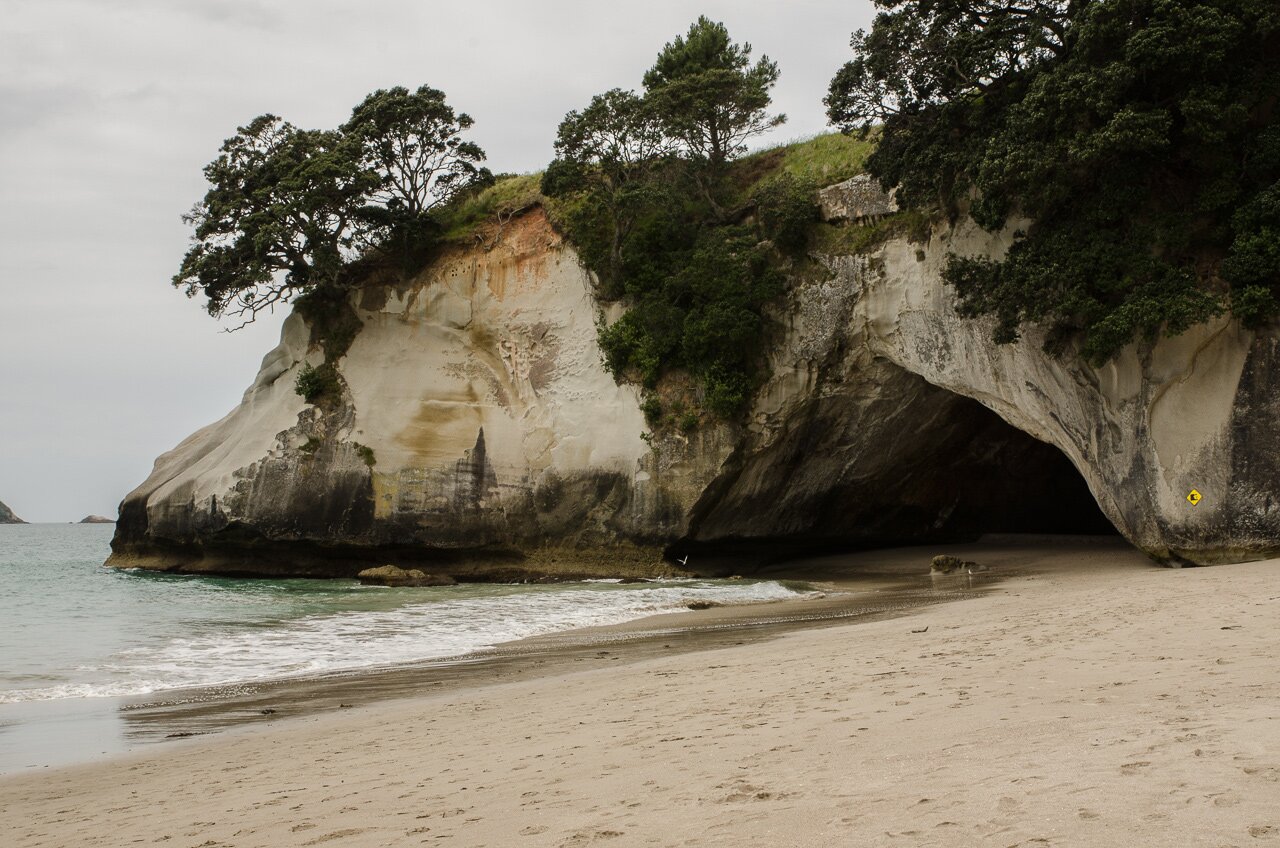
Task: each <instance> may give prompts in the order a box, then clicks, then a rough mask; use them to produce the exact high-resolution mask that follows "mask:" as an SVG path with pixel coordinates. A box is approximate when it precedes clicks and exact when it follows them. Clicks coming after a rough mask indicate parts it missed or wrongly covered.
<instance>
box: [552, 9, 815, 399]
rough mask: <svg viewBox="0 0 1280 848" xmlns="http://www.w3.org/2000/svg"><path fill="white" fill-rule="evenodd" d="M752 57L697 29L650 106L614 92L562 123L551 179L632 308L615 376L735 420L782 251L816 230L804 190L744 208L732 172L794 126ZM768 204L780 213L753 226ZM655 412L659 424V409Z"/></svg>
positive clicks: (619, 328)
mask: <svg viewBox="0 0 1280 848" xmlns="http://www.w3.org/2000/svg"><path fill="white" fill-rule="evenodd" d="M750 56H751V46H750V45H748V44H743V45H738V44H735V43H733V41H732V40H731V39H730V38H729V34H728V32H727V30H726V29H725V27H724V25H723V24H719V23H713V22H712V21H709V20H707V19H706V18H705V17H703V18H699V19H698V20H697V21H696V22H695V23H694V24H693V25H692V26H691V27H690V28H689V31H688V34H687V35H686V36H678V37H677V38H676V39H675V40H673V41H672V42H670V43H668V44H667V45H666V46H665V47H664V48H663V49H662V51H661V52H660V53H659V54H658V57H657V60H656V62H655V63H654V66H653V68H652V69H651V70H650V71H649V72H648V73H647V74H645V77H644V91H643V93H640V94H638V93H636V92H634V91H625V90H621V89H614V90H612V91H607V92H604V93H603V94H600V95H597V96H596V97H594V98H592V100H591V102H590V103H589V104H588V105H587V106H586V107H585V108H583V109H581V110H574V111H572V112H569V113H568V114H567V115H565V118H564V120H563V121H562V122H561V124H560V128H559V131H558V133H557V135H556V143H555V150H556V159H555V161H553V162H552V163H551V165H550V166H548V168H547V171H546V173H545V175H544V177H543V180H542V190H543V192H544V193H545V194H546V195H548V196H550V197H554V198H557V199H558V200H559V201H560V208H561V211H560V214H559V220H560V221H561V223H562V225H563V228H564V229H565V231H566V234H567V235H568V237H569V239H570V241H572V242H573V244H574V246H575V247H576V248H577V250H578V254H579V256H581V257H582V259H583V260H584V262H585V263H586V264H587V265H588V267H590V268H591V269H592V270H593V271H595V273H596V275H597V277H598V278H599V280H600V283H601V289H600V293H601V294H602V295H603V296H604V297H606V298H610V299H614V298H621V299H623V300H624V301H625V302H626V304H627V311H626V313H625V314H624V315H623V316H622V318H621V319H620V320H619V321H617V322H615V323H614V324H613V325H612V326H609V327H605V328H602V330H601V334H600V344H601V347H602V349H603V351H604V354H605V359H606V363H607V364H608V366H609V367H610V369H611V370H612V371H613V372H614V374H615V375H616V376H618V377H624V376H626V377H630V378H632V379H635V380H638V381H639V382H641V383H642V384H644V385H645V386H646V387H647V388H649V389H655V388H656V387H657V384H658V381H659V378H660V377H662V376H663V375H664V374H666V373H669V372H671V371H676V370H682V371H685V372H686V373H691V374H693V375H694V376H696V377H697V378H698V379H699V380H700V382H701V384H702V392H701V400H700V401H699V403H700V405H702V406H704V407H705V408H707V409H709V410H711V411H712V412H714V413H716V414H718V415H722V416H725V417H732V416H734V415H736V414H737V413H738V412H740V411H741V410H742V408H743V407H744V406H745V404H746V402H747V400H748V399H749V397H750V394H751V390H752V388H753V384H754V381H755V379H756V372H757V368H758V359H759V345H758V343H757V340H758V339H759V337H760V335H761V334H762V333H763V332H764V329H765V325H766V322H765V318H764V312H763V310H764V305H765V304H766V303H767V302H768V301H769V300H771V299H772V298H774V297H776V296H777V295H778V294H779V293H780V292H781V290H782V289H781V275H780V274H779V273H778V265H779V263H780V262H781V261H782V260H781V256H780V252H781V251H783V250H787V251H795V250H798V249H799V247H802V244H801V242H802V241H803V237H802V236H799V235H797V231H798V230H802V229H803V227H796V226H795V225H794V221H793V219H796V218H798V219H801V220H807V219H811V218H812V217H813V201H812V198H811V197H810V196H809V195H810V194H811V193H812V192H811V191H809V190H808V187H805V186H800V185H798V184H796V183H794V181H792V182H785V183H784V182H779V183H778V184H777V185H775V186H772V190H771V191H767V192H762V193H760V194H759V195H758V197H750V196H744V193H743V186H742V185H740V181H737V180H735V178H734V176H733V175H732V174H731V173H729V170H728V168H727V167H726V166H727V165H728V164H730V163H731V161H732V160H733V159H734V158H735V157H737V156H739V155H740V154H741V153H742V152H743V151H744V150H745V143H746V141H747V140H748V139H750V138H752V137H753V136H755V135H757V134H759V133H761V132H764V131H765V130H767V129H769V128H771V127H774V126H777V125H778V124H780V123H781V122H782V120H783V118H782V116H776V117H771V116H769V115H768V114H767V110H768V107H769V102H770V98H769V90H770V89H771V88H772V86H773V84H774V83H775V82H776V81H777V78H778V68H777V66H776V65H775V64H774V63H772V62H770V61H769V60H768V59H767V58H761V59H760V60H759V61H758V62H756V63H755V64H754V65H753V64H752V63H751V59H750ZM797 197H798V200H797ZM762 202H763V203H762ZM761 205H764V206H767V207H768V208H769V210H770V214H768V215H765V214H756V215H755V216H754V217H755V219H756V220H755V221H754V223H748V222H747V221H748V219H749V218H750V217H752V215H751V213H758V212H759V209H758V207H760V206H761ZM766 221H767V223H765V222H766ZM775 236H778V238H777V239H776V240H775V239H774V237H775ZM646 410H647V412H648V413H649V414H650V417H651V418H655V419H656V417H657V416H658V414H659V412H658V411H655V410H660V404H659V401H658V399H657V396H656V395H650V398H649V402H648V403H647V405H646ZM683 414H684V415H685V420H688V417H689V416H693V415H695V413H694V412H693V411H692V410H689V409H688V408H687V407H686V409H685V410H683Z"/></svg>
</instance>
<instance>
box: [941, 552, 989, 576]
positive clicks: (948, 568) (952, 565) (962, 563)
mask: <svg viewBox="0 0 1280 848" xmlns="http://www.w3.org/2000/svg"><path fill="white" fill-rule="evenodd" d="M986 570H987V566H985V565H978V563H976V562H974V561H973V560H968V559H960V557H953V556H951V555H949V554H939V555H938V556H936V557H934V558H933V562H932V564H930V566H929V573H930V574H951V573H952V572H955V571H967V572H970V573H972V572H975V571H986Z"/></svg>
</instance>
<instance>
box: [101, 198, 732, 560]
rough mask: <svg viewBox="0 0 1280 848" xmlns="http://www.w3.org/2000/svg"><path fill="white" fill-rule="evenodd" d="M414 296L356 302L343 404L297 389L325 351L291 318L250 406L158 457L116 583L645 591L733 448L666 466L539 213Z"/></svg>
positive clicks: (677, 455) (455, 262)
mask: <svg viewBox="0 0 1280 848" xmlns="http://www.w3.org/2000/svg"><path fill="white" fill-rule="evenodd" d="M487 239H488V240H487V241H486V243H485V244H483V245H478V246H477V247H476V248H475V249H472V250H458V251H456V252H454V253H453V254H451V255H448V256H445V257H443V258H441V259H440V260H439V261H437V262H435V263H434V264H433V265H432V266H431V267H430V268H429V269H427V270H426V271H425V272H424V273H423V274H421V275H420V276H419V277H417V278H416V279H414V280H412V281H410V282H408V283H406V284H397V285H371V286H369V287H367V288H365V289H362V290H358V291H356V292H355V293H354V294H353V295H352V298H351V303H350V305H351V308H352V309H353V310H354V313H355V315H356V317H357V318H358V319H359V321H360V330H359V332H358V333H357V334H356V336H355V338H354V341H352V343H351V345H350V347H349V349H348V350H347V351H346V354H345V355H344V356H342V357H341V359H340V360H338V362H337V370H338V373H339V374H340V376H341V378H342V382H343V384H344V386H343V390H342V397H341V399H340V400H339V401H338V402H336V403H333V404H329V405H328V406H326V405H324V404H321V405H313V404H309V403H308V402H307V401H305V400H304V399H303V398H302V397H300V396H299V395H298V393H297V392H296V391H295V386H294V383H295V380H296V378H297V374H298V372H299V370H300V369H301V368H302V367H303V366H304V364H308V363H309V364H311V365H313V366H314V365H318V364H320V363H321V362H322V361H323V359H324V351H323V348H322V346H321V345H320V344H318V342H317V340H316V339H314V338H313V331H312V328H311V327H309V326H308V325H307V323H306V322H305V321H304V320H303V319H302V317H301V316H300V315H298V314H296V313H295V314H294V315H292V316H290V317H289V319H288V320H287V321H286V322H285V325H284V329H283V333H282V338H281V343H280V346H279V347H277V348H276V349H275V350H274V351H272V352H271V353H270V354H268V355H267V357H266V358H265V359H264V360H263V364H262V369H261V371H260V372H259V374H258V377H257V379H256V380H255V381H254V384H253V385H252V386H251V387H250V388H249V390H248V391H247V392H246V393H245V395H244V399H243V400H242V402H241V404H240V406H238V407H237V408H236V409H235V410H233V411H232V412H231V413H230V414H229V415H228V416H227V417H226V418H224V419H222V420H221V421H219V422H217V423H215V424H212V425H210V426H209V427H206V428H205V429H203V430H201V431H199V432H197V433H195V434H194V435H192V436H191V437H189V438H188V439H187V440H186V441H184V442H183V443H182V444H180V445H179V446H178V447H177V448H175V449H174V450H172V451H170V452H169V453H167V454H165V455H163V456H161V457H160V458H159V459H158V460H157V462H156V466H155V469H154V471H153V472H152V474H151V476H150V477H149V478H148V479H147V480H146V481H145V482H144V483H143V484H142V485H141V486H140V487H139V488H138V489H136V490H135V491H134V492H132V493H131V494H130V495H128V496H127V497H126V498H125V500H124V502H123V503H122V505H121V509H120V522H119V526H118V529H117V534H116V538H115V540H114V542H113V554H112V557H111V560H110V563H111V564H113V565H120V566H142V567H150V568H163V569H179V570H183V571H192V572H201V571H208V572H219V573H232V574H235V573H243V574H258V573H271V574H281V575H290V574H296V575H304V574H306V575H331V576H355V574H356V573H357V572H359V571H360V570H362V569H364V568H366V567H368V566H370V565H376V564H382V563H391V564H394V565H399V566H402V567H409V566H413V565H422V567H423V570H425V571H428V572H433V573H435V572H442V573H447V574H451V575H453V576H455V577H462V578H468V579H528V578H531V577H538V576H545V575H559V576H565V577H570V576H586V575H627V574H632V575H635V576H643V575H647V574H653V573H656V572H658V571H666V570H669V569H668V568H667V566H665V565H663V564H662V560H661V552H662V548H663V546H664V545H665V544H666V543H667V542H669V541H670V540H671V539H674V538H678V537H679V536H680V535H681V534H682V532H683V530H684V521H685V517H686V515H687V512H688V508H689V507H690V506H691V505H692V503H693V502H694V501H695V500H696V499H697V497H698V496H699V495H700V494H701V492H702V489H703V487H704V486H705V483H706V481H707V480H709V479H710V478H711V477H712V476H714V475H715V473H716V472H717V471H718V469H719V466H720V464H721V462H722V461H723V459H724V457H725V456H727V455H728V453H729V451H730V450H731V449H732V442H731V439H730V438H729V435H728V434H729V430H728V428H727V427H720V428H711V429H709V430H706V431H704V432H702V433H700V434H698V435H697V436H696V438H695V439H694V440H693V441H691V442H687V443H686V444H685V445H684V446H683V447H682V448H681V449H680V450H678V451H674V452H673V451H668V452H667V453H666V454H664V455H663V456H662V457H661V458H659V457H658V456H657V455H655V453H654V451H652V450H651V449H650V447H649V445H648V444H646V442H645V441H644V440H643V439H641V434H642V433H643V432H644V431H645V430H646V426H645V421H644V416H643V414H642V413H641V411H640V406H639V396H638V391H637V389H636V388H635V387H632V386H619V385H617V384H616V383H615V382H614V380H613V378H612V377H611V376H610V375H609V374H608V372H606V371H605V369H604V368H603V366H602V364H601V360H602V357H601V352H600V349H599V347H598V345H597V343H596V333H597V330H596V322H597V320H598V317H599V315H598V308H597V304H596V303H595V301H594V300H593V298H592V296H591V281H590V278H589V275H588V274H587V272H586V271H585V270H583V268H582V267H581V266H580V265H579V263H578V262H577V260H576V257H575V255H574V254H573V252H572V251H571V250H569V249H568V248H567V247H566V246H565V245H563V244H562V243H561V241H560V239H559V238H558V237H557V236H556V235H555V233H554V232H553V231H552V230H551V228H550V225H549V224H548V223H547V221H546V218H545V215H544V214H543V213H542V212H541V211H540V210H537V211H535V212H533V213H531V214H527V215H525V216H523V217H522V218H519V219H517V220H516V221H513V222H510V223H508V224H507V226H506V227H505V228H504V229H503V230H502V231H501V232H493V233H489V234H487Z"/></svg>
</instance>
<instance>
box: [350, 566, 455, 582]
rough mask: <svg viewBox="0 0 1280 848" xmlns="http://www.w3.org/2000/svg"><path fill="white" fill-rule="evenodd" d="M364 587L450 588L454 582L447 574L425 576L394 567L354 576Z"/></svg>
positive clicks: (413, 570) (371, 570) (420, 572)
mask: <svg viewBox="0 0 1280 848" xmlns="http://www.w3.org/2000/svg"><path fill="white" fill-rule="evenodd" d="M356 579H357V580H359V581H360V582H361V583H363V584H364V585H366V586H397V587H400V586H452V585H453V584H454V583H456V582H457V581H455V580H454V579H453V578H452V577H450V576H449V575H447V574H427V573H426V572H425V571H419V570H418V569H416V568H409V569H404V568H400V567H399V566H396V565H382V566H379V567H377V568H366V569H365V570H364V571H362V572H360V573H359V574H357V575H356Z"/></svg>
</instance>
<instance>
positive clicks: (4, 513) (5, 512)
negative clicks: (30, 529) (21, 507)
mask: <svg viewBox="0 0 1280 848" xmlns="http://www.w3.org/2000/svg"><path fill="white" fill-rule="evenodd" d="M26 523H27V522H25V521H23V520H22V519H21V518H19V517H18V516H16V515H14V514H13V510H11V509H9V507H7V506H5V503H4V501H0V524H26Z"/></svg>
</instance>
